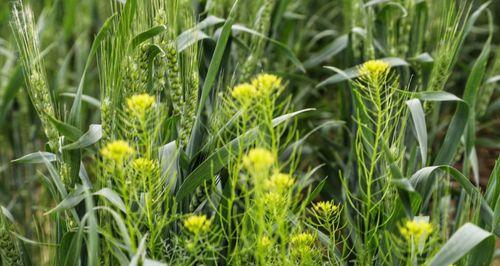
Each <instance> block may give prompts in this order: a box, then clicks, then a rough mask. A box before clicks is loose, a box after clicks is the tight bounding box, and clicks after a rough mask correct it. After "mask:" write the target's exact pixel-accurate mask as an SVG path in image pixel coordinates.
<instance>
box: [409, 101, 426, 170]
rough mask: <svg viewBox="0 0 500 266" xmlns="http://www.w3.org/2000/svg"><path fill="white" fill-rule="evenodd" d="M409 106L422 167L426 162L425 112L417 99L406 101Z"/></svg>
mask: <svg viewBox="0 0 500 266" xmlns="http://www.w3.org/2000/svg"><path fill="white" fill-rule="evenodd" d="M406 105H408V108H410V112H411V116H412V118H413V125H414V127H415V131H416V133H417V139H418V145H419V147H420V156H421V157H422V167H424V166H425V165H426V162H427V126H426V123H425V113H424V109H423V108H422V104H421V103H420V101H419V100H418V99H412V100H409V101H407V102H406Z"/></svg>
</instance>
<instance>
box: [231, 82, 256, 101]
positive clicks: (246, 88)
mask: <svg viewBox="0 0 500 266" xmlns="http://www.w3.org/2000/svg"><path fill="white" fill-rule="evenodd" d="M256 95H257V89H256V88H255V86H253V85H252V84H249V83H243V84H240V85H238V86H236V87H234V88H233V91H232V92H231V96H233V98H235V99H236V100H237V101H238V102H240V103H241V104H243V105H247V104H249V103H250V102H252V100H253V98H255V96H256Z"/></svg>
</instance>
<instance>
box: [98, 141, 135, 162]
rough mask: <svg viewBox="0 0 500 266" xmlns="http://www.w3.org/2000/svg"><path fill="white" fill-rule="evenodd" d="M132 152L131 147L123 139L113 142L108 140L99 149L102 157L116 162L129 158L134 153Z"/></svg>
mask: <svg viewBox="0 0 500 266" xmlns="http://www.w3.org/2000/svg"><path fill="white" fill-rule="evenodd" d="M134 153H135V151H134V149H132V147H130V145H128V143H127V142H126V141H123V140H115V141H113V142H110V143H108V144H107V145H106V146H105V147H104V148H102V149H101V154H102V156H103V157H104V158H106V159H108V160H112V161H115V162H117V163H119V162H122V161H123V160H125V159H128V158H130V157H131V156H132V155H134Z"/></svg>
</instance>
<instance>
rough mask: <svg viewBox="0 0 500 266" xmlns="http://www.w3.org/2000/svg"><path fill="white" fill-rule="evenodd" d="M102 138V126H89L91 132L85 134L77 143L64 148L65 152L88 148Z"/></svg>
mask: <svg viewBox="0 0 500 266" xmlns="http://www.w3.org/2000/svg"><path fill="white" fill-rule="evenodd" d="M101 138H102V127H101V125H96V124H92V125H90V126H89V131H87V132H85V134H83V135H82V136H81V137H80V138H79V139H78V140H77V141H75V142H73V143H70V144H68V145H65V146H63V147H62V148H63V149H65V150H75V149H81V148H86V147H88V146H90V145H92V144H94V143H96V142H98V141H99V140H100V139H101Z"/></svg>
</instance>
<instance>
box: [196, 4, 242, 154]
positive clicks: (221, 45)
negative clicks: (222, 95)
mask: <svg viewBox="0 0 500 266" xmlns="http://www.w3.org/2000/svg"><path fill="white" fill-rule="evenodd" d="M239 3H240V0H236V1H234V4H233V7H232V8H231V12H230V13H229V17H228V19H227V20H226V22H225V23H224V26H222V31H221V33H220V37H219V40H218V41H217V45H216V46H215V51H214V54H213V56H212V60H211V61H210V65H209V67H208V72H207V76H206V77H205V82H203V87H202V90H201V96H200V101H199V103H198V108H197V112H196V119H195V123H194V126H193V130H192V133H191V140H190V141H189V143H188V147H187V150H188V155H190V156H191V155H193V154H194V153H195V152H196V151H195V150H194V149H195V143H198V141H199V140H198V139H196V138H197V137H198V136H200V134H199V130H200V127H201V118H202V117H201V116H202V114H203V109H204V107H205V103H206V101H207V99H208V96H209V95H210V92H211V91H212V87H213V85H214V83H215V80H216V78H217V76H218V73H219V69H220V66H221V63H222V58H223V57H224V52H225V50H226V46H227V43H228V41H229V37H230V35H231V27H232V26H233V23H234V18H235V16H236V12H237V10H238V6H239Z"/></svg>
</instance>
